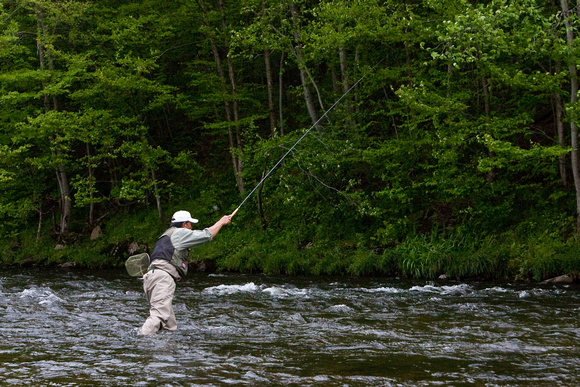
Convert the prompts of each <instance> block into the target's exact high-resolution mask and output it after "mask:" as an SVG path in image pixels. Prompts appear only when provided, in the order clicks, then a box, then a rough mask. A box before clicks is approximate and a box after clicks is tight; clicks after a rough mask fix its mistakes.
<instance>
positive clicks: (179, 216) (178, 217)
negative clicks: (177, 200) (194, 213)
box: [171, 211, 198, 223]
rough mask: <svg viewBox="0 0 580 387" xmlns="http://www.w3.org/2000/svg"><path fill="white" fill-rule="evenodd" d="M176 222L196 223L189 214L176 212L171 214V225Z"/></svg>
mask: <svg viewBox="0 0 580 387" xmlns="http://www.w3.org/2000/svg"><path fill="white" fill-rule="evenodd" d="M178 222H191V223H197V222H198V220H197V219H193V218H192V217H191V214H190V213H189V212H188V211H177V212H176V213H175V214H173V217H172V218H171V223H178Z"/></svg>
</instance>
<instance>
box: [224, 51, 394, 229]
mask: <svg viewBox="0 0 580 387" xmlns="http://www.w3.org/2000/svg"><path fill="white" fill-rule="evenodd" d="M385 59H387V57H386V56H385V57H384V58H383V59H381V60H380V61H378V62H377V63H376V64H375V65H374V66H373V67H372V68H371V69H370V70H369V71H367V72H366V74H364V75H363V76H362V77H360V79H359V80H358V81H356V82H355V83H354V84H353V85H352V86H351V87H350V88H349V89H348V90H347V91H346V92H344V94H343V95H342V96H341V97H340V98H339V99H337V100H336V102H335V103H334V104H332V106H331V107H330V108H329V109H328V110H327V111H325V112H324V114H323V115H322V116H321V117H320V118H319V119H318V120H316V122H315V123H314V125H312V126H311V127H310V129H308V130H307V131H306V132H305V133H304V134H303V135H302V136H300V138H299V139H298V140H297V141H296V142H295V143H294V145H292V147H290V149H288V151H287V152H286V153H285V154H284V156H282V158H281V159H280V160H278V162H277V163H276V164H275V165H274V166H273V167H272V169H270V171H269V172H268V173H267V174H266V175H264V177H263V178H262V180H260V182H259V183H258V184H256V186H255V187H254V189H253V190H252V191H251V192H250V193H249V194H248V196H246V198H245V199H244V200H243V201H242V202H241V203H240V205H239V206H238V207H237V208H236V209H235V210H234V212H232V213H231V214H230V218H233V216H234V215H235V214H236V212H238V210H239V209H240V207H242V206H243V205H244V203H245V202H246V201H247V200H248V199H249V198H250V196H252V194H253V193H254V192H255V191H256V190H257V189H258V187H259V186H260V185H261V184H262V183H263V182H264V180H266V179H267V178H268V177H269V176H270V175H271V174H272V172H274V170H275V169H276V168H277V167H278V165H280V163H282V161H283V160H284V159H285V158H286V156H288V155H289V154H290V152H292V151H293V150H294V148H296V145H298V144H299V143H300V141H302V139H304V137H306V136H307V135H308V133H310V131H311V130H312V129H314V128H315V127H316V125H318V123H319V122H320V121H321V120H322V119H323V118H324V117H326V115H327V114H328V113H329V112H330V111H331V110H332V109H334V107H335V106H336V105H338V103H339V102H340V101H341V100H342V99H343V98H344V97H345V96H347V95H348V93H350V92H351V90H352V89H354V88H355V87H356V86H357V85H358V84H359V83H360V82H362V80H363V79H364V78H365V77H366V76H367V75H369V74H370V73H371V72H372V71H373V70H374V69H375V68H376V67H377V66H378V65H379V64H381V63H382V62H383V61H384V60H385Z"/></svg>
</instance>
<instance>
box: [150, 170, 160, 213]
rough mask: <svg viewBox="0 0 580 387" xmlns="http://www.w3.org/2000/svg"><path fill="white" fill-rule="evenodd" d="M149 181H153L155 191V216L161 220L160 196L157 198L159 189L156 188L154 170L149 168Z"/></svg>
mask: <svg viewBox="0 0 580 387" xmlns="http://www.w3.org/2000/svg"><path fill="white" fill-rule="evenodd" d="M151 179H153V189H154V191H155V202H156V203H157V215H158V216H159V219H161V215H162V213H161V196H159V187H158V186H157V177H156V176H155V170H154V169H153V168H151Z"/></svg>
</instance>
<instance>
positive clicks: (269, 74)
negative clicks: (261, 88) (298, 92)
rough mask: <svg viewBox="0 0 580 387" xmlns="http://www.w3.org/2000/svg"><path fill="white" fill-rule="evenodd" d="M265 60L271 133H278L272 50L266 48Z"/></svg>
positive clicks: (273, 134)
mask: <svg viewBox="0 0 580 387" xmlns="http://www.w3.org/2000/svg"><path fill="white" fill-rule="evenodd" d="M264 62H265V64H266V83H267V86H268V112H269V113H270V134H271V135H272V137H274V136H275V135H276V108H275V106H274V81H273V79H272V66H271V65H270V50H268V49H265V50H264Z"/></svg>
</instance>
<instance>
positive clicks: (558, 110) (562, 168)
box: [553, 63, 568, 187]
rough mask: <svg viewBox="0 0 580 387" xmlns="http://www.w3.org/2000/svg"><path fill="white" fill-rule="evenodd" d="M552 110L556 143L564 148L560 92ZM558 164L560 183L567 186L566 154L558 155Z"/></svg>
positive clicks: (555, 98) (564, 139) (562, 105)
mask: <svg viewBox="0 0 580 387" xmlns="http://www.w3.org/2000/svg"><path fill="white" fill-rule="evenodd" d="M555 70H556V74H559V73H560V72H561V71H562V69H561V67H560V64H559V63H558V64H556V69H555ZM553 102H554V111H555V114H554V116H555V121H556V122H555V124H556V135H557V136H558V143H559V144H560V146H561V147H562V148H566V136H565V134H564V104H563V103H562V96H561V95H560V93H556V94H554V96H553ZM559 165H560V179H561V180H562V185H563V186H564V187H568V173H567V172H566V155H561V156H560V157H559Z"/></svg>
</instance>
